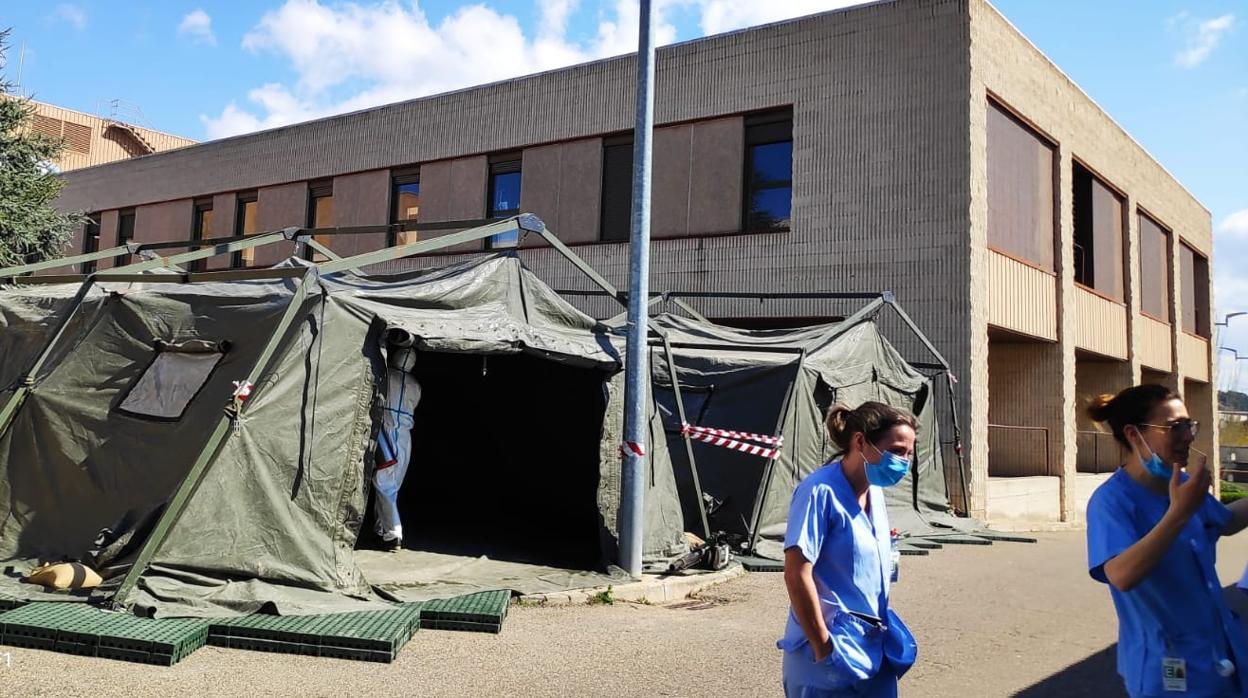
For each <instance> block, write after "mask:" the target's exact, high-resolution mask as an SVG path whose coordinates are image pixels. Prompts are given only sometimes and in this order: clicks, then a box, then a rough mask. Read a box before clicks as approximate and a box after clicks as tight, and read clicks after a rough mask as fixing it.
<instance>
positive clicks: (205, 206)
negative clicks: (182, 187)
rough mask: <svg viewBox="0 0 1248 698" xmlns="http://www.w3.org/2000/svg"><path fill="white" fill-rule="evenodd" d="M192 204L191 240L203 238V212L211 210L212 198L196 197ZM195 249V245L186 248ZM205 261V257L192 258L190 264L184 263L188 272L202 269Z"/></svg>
mask: <svg viewBox="0 0 1248 698" xmlns="http://www.w3.org/2000/svg"><path fill="white" fill-rule="evenodd" d="M193 206H194V209H193V213H192V214H191V237H190V239H191V241H192V242H194V241H198V240H203V239H204V214H205V213H209V212H211V211H212V199H208V198H205V199H196V200H195V203H194V204H193ZM209 237H211V236H209ZM196 249H199V248H197V247H188V248H187V250H189V251H194V250H196ZM207 261H208V260H206V259H196V260H193V261H192V262H191V263H190V264H188V265H186V270H187V271H189V272H201V271H204V269H205V267H206V264H207Z"/></svg>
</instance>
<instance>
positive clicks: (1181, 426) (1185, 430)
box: [1140, 419, 1200, 437]
mask: <svg viewBox="0 0 1248 698" xmlns="http://www.w3.org/2000/svg"><path fill="white" fill-rule="evenodd" d="M1140 426H1142V427H1152V428H1154V429H1165V430H1167V431H1169V432H1170V435H1171V436H1192V437H1195V436H1196V435H1197V434H1199V433H1200V422H1198V421H1196V420H1195V419H1176V420H1175V421H1173V422H1170V423H1169V424H1147V423H1145V424H1141V425H1140Z"/></svg>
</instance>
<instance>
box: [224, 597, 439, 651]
mask: <svg viewBox="0 0 1248 698" xmlns="http://www.w3.org/2000/svg"><path fill="white" fill-rule="evenodd" d="M420 607H421V604H403V605H400V606H395V607H394V608H391V609H387V610H384V611H356V612H352V613H333V614H325V615H312V616H275V615H268V614H254V615H250V616H244V617H241V618H230V619H225V620H219V621H214V622H213V624H212V627H211V629H210V630H209V642H210V643H211V644H213V645H218V646H221V647H233V648H238V649H249V650H259V651H263V652H281V653H284V654H305V655H310V656H314V657H336V658H339V659H356V660H361V661H371V662H392V661H394V658H395V657H396V656H397V655H398V653H399V650H401V649H403V646H404V645H406V644H407V643H408V641H409V640H411V639H412V635H413V634H414V633H415V632H416V631H417V629H419V628H420V625H421V621H420Z"/></svg>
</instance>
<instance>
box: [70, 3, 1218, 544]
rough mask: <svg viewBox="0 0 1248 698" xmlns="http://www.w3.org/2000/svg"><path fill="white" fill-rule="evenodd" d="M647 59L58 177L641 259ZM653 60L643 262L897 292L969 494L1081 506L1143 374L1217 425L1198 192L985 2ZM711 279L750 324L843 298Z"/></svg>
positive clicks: (820, 287)
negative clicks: (635, 148) (489, 223)
mask: <svg viewBox="0 0 1248 698" xmlns="http://www.w3.org/2000/svg"><path fill="white" fill-rule="evenodd" d="M634 60H635V59H634V57H631V56H625V57H620V58H612V59H607V60H601V61H596V62H593V63H588V64H584V65H578V66H574V67H570V68H566V69H561V70H556V71H551V72H547V73H542V74H538V75H533V76H528V77H523V78H518V79H515V80H509V81H506V82H501V83H495V84H490V85H484V86H480V87H475V88H471V89H466V90H461V91H457V92H453V93H449V94H444V95H438V96H433V97H427V98H422V99H416V100H412V101H407V102H402V103H397V104H391V105H387V106H383V107H378V108H375V109H369V110H365V111H361V112H356V113H352V114H346V115H342V116H335V117H331V118H326V119H321V120H318V121H312V122H308V123H304V124H298V125H295V126H289V127H284V128H279V129H274V130H270V131H264V132H260V133H254V134H248V135H244V136H238V137H234V138H227V139H223V140H219V141H213V142H208V143H203V144H200V145H196V146H193V147H190V148H184V149H181V150H177V151H173V152H169V153H162V154H155V155H148V156H144V157H140V158H135V159H132V160H127V161H123V162H118V163H114V164H110V165H104V166H99V167H93V168H87V169H83V170H77V171H74V172H70V173H67V174H66V175H65V180H66V187H65V191H64V193H63V195H62V199H61V202H60V205H61V206H63V207H64V208H66V209H74V210H83V211H87V212H90V213H92V214H93V215H94V216H95V220H97V221H98V225H96V226H93V227H91V228H90V230H89V231H88V232H89V235H88V236H87V238H86V239H81V240H79V241H77V242H76V243H75V244H77V245H79V247H78V249H80V250H81V249H85V248H87V247H90V246H91V245H97V244H98V245H100V246H101V247H107V246H110V245H113V244H116V243H117V242H118V241H121V240H125V239H136V240H152V241H155V240H175V239H194V238H201V237H202V238H207V237H224V236H230V235H234V234H239V233H247V232H255V231H263V230H271V229H276V228H280V227H284V226H329V225H336V226H354V225H369V224H386V223H394V222H399V221H403V220H406V219H410V218H413V217H415V218H418V219H419V220H421V221H446V220H464V219H479V218H486V217H491V216H504V215H509V214H510V213H513V212H515V211H529V212H533V213H536V214H538V215H539V216H541V217H542V218H543V219H544V220H545V221H546V222H547V224H548V226H549V227H550V228H551V229H552V230H554V231H555V232H556V233H557V234H558V235H559V236H560V237H561V238H562V239H563V240H564V241H566V242H567V243H569V244H570V245H573V246H575V247H576V249H577V251H578V253H580V254H581V255H582V256H584V257H585V258H586V259H587V260H588V261H589V262H590V263H591V264H593V265H594V266H595V267H597V268H598V269H599V270H600V271H602V272H603V273H604V274H605V275H606V276H607V277H608V278H610V279H611V280H613V281H615V282H617V283H623V282H624V280H625V279H626V278H627V245H626V242H625V239H626V237H627V227H628V198H629V186H630V184H629V176H628V172H629V168H630V167H631V142H632V141H631V134H630V129H631V126H632V115H633V95H634V87H633V81H634V75H635V70H634V66H635V62H634ZM657 73H658V81H657V94H656V123H657V124H658V128H657V130H656V133H655V160H654V167H655V170H654V202H653V222H652V227H653V233H654V237H655V242H654V245H653V251H652V264H653V276H652V282H651V285H652V288H654V289H656V290H657V289H664V288H669V289H679V290H685V291H755V292H757V291H786V292H796V291H809V292H815V291H876V290H881V289H885V288H888V289H892V290H894V291H895V292H896V293H897V296H898V298H899V300H900V301H901V303H902V304H903V305H904V306H905V307H906V308H907V309H908V310H909V311H910V313H911V314H912V315H913V316H914V317H915V319H916V320H917V321H918V323H919V324H920V325H921V326H922V327H923V329H924V330H925V331H926V332H927V333H928V334H929V335H930V336H931V337H932V339H933V340H934V341H935V342H936V344H937V346H938V347H939V349H940V350H941V351H942V352H943V353H944V355H945V356H946V357H947V358H948V359H949V360H950V362H951V363H952V364H953V367H954V371H955V372H956V374H957V376H958V377H959V379H960V382H959V384H958V391H959V394H958V397H959V400H960V407H959V416H960V422H961V424H962V428H963V432H964V436H965V440H966V443H967V455H968V458H969V465H968V469H969V472H970V487H969V489H970V499H971V501H970V509H971V510H972V512H974V513H976V514H978V515H981V516H983V515H986V516H988V517H989V518H990V519H992V520H998V521H1000V520H1006V519H1010V518H1015V517H1025V518H1029V519H1041V520H1067V521H1078V520H1079V519H1081V518H1082V516H1083V506H1084V503H1085V502H1086V498H1087V496H1088V494H1089V493H1090V491H1091V488H1092V487H1094V486H1095V485H1096V484H1097V483H1099V482H1100V480H1101V479H1103V477H1104V475H1102V474H1097V473H1098V471H1101V472H1103V471H1105V470H1106V469H1107V468H1110V467H1112V465H1113V464H1116V463H1117V462H1118V460H1119V454H1118V453H1117V450H1116V447H1115V446H1113V445H1112V442H1111V440H1109V439H1107V438H1105V437H1104V436H1103V435H1096V434H1095V433H1093V428H1092V426H1091V425H1089V424H1087V423H1085V420H1084V419H1083V417H1082V416H1080V410H1079V409H1078V408H1079V407H1080V406H1081V404H1082V402H1083V401H1084V400H1085V399H1086V398H1087V397H1090V396H1091V395H1094V394H1096V393H1100V392H1106V391H1113V390H1116V389H1118V388H1120V387H1124V386H1126V385H1128V384H1130V383H1132V382H1135V381H1139V380H1155V381H1160V382H1163V383H1166V384H1168V385H1170V386H1173V387H1174V388H1176V389H1177V390H1180V391H1183V392H1184V393H1185V395H1186V396H1187V399H1188V403H1189V407H1190V409H1191V410H1192V411H1193V413H1194V416H1195V417H1196V418H1198V419H1200V420H1201V421H1202V422H1203V423H1205V424H1207V425H1210V427H1211V428H1209V429H1207V430H1206V432H1205V433H1203V434H1202V435H1201V437H1200V439H1199V444H1198V445H1199V447H1200V448H1202V450H1206V451H1209V450H1211V448H1212V444H1213V443H1215V441H1214V439H1215V434H1214V433H1213V432H1214V431H1215V430H1216V427H1215V426H1213V421H1214V420H1213V419H1212V417H1213V414H1214V400H1215V397H1216V396H1215V391H1213V390H1212V389H1211V387H1210V380H1211V377H1212V376H1211V374H1212V370H1213V369H1212V365H1211V359H1210V351H1209V336H1210V317H1211V300H1210V296H1211V293H1210V273H1209V263H1210V262H1209V260H1210V254H1211V252H1212V240H1211V223H1210V216H1209V212H1208V211H1207V210H1206V209H1205V208H1204V207H1202V206H1201V204H1200V203H1199V202H1198V201H1197V200H1196V199H1195V198H1194V197H1193V196H1192V195H1191V193H1189V192H1188V191H1187V190H1186V189H1184V188H1183V186H1182V185H1180V184H1179V183H1178V182H1177V181H1176V180H1175V179H1174V178H1173V177H1172V176H1171V175H1170V174H1169V173H1167V172H1166V170H1165V169H1164V168H1163V167H1162V165H1161V164H1159V163H1158V162H1157V161H1156V160H1155V159H1154V158H1152V157H1151V156H1150V155H1149V154H1148V153H1147V152H1146V151H1145V150H1144V149H1143V148H1142V147H1141V146H1140V145H1139V144H1138V143H1137V142H1135V141H1134V140H1133V139H1132V138H1131V136H1130V135H1129V134H1127V133H1126V132H1125V131H1124V130H1123V129H1122V128H1121V127H1120V126H1118V125H1117V124H1116V123H1115V122H1114V121H1113V120H1112V119H1111V118H1110V116H1109V115H1107V114H1106V113H1105V112H1104V111H1103V110H1102V109H1101V108H1100V107H1098V106H1097V105H1096V103H1095V102H1093V101H1092V99H1091V98H1090V97H1089V96H1088V95H1087V94H1085V93H1084V92H1083V91H1082V90H1080V89H1079V87H1078V86H1077V85H1075V84H1074V83H1073V82H1071V80H1070V79H1069V78H1068V77H1067V76H1066V75H1064V74H1063V73H1062V72H1061V71H1060V70H1059V69H1058V68H1057V67H1056V66H1055V65H1054V64H1053V63H1052V62H1051V61H1049V60H1048V59H1047V58H1046V57H1045V56H1044V55H1043V54H1042V53H1041V52H1040V51H1039V50H1038V49H1037V48H1036V47H1035V46H1034V45H1032V44H1031V43H1029V42H1028V40H1027V39H1026V37H1024V36H1023V35H1022V34H1020V33H1019V32H1018V30H1017V29H1015V28H1014V27H1013V26H1012V25H1011V24H1010V23H1009V22H1008V21H1007V20H1006V18H1005V17H1003V16H1002V15H1001V14H1000V13H999V12H998V11H997V10H996V9H994V8H993V7H992V6H991V5H990V4H988V3H987V2H986V1H985V0H896V1H895V2H879V3H874V4H870V5H864V6H859V7H855V8H851V9H846V10H839V11H834V12H828V13H824V14H819V15H814V16H810V17H805V18H800V19H796V20H792V21H786V22H781V23H777V24H772V25H768V26H763V27H757V28H753V29H749V30H743V31H738V32H733V33H729V34H724V35H719V36H712V37H708V38H705V39H700V40H696V41H690V42H686V43H682V44H677V45H674V46H669V47H665V48H663V49H660V50H659V52H658V71H657ZM412 235H414V234H413V233H391V234H390V235H389V237H390V238H397V239H398V240H399V241H405V240H409V239H411V236H412ZM386 238H387V235H386V234H381V233H379V234H377V235H373V236H368V235H366V236H350V237H345V236H344V237H337V238H332V239H331V244H332V245H333V246H335V247H336V251H337V252H339V253H343V254H350V253H358V252H361V251H364V250H366V249H370V248H373V247H377V246H380V245H382V244H384V243H386V242H388V240H387V239H386ZM513 244H515V241H514V240H506V239H498V240H492V241H489V242H488V243H486V245H484V246H482V245H476V246H469V248H468V249H455V250H451V251H448V252H447V253H445V254H440V255H437V256H433V257H427V258H420V259H414V260H403V261H401V262H396V263H391V264H392V266H402V265H408V266H411V265H417V266H426V265H431V264H442V263H446V262H449V261H453V260H455V259H457V258H459V256H460V255H466V254H473V253H479V252H480V251H481V249H482V247H506V246H509V245H513ZM292 252H293V249H292V248H291V247H290V246H289V245H287V246H283V245H271V246H267V247H263V248H260V249H259V250H258V251H256V252H255V254H254V255H248V256H247V257H243V256H241V255H238V256H236V257H235V258H233V259H227V258H218V259H214V260H211V261H210V263H209V265H208V266H209V268H224V267H228V266H231V265H248V264H253V265H262V264H270V263H273V262H276V261H278V260H279V259H281V258H283V257H284V256H286V255H288V254H291V253H292ZM520 254H521V255H522V257H523V259H524V260H525V262H526V263H527V264H528V265H530V266H531V267H532V268H534V269H535V270H536V271H537V272H538V273H539V274H541V275H542V276H543V277H544V278H546V279H547V280H549V281H550V283H552V285H554V286H556V287H560V288H573V287H577V286H580V287H583V282H582V280H581V279H580V277H579V275H578V272H576V271H575V270H573V269H571V268H570V267H569V266H568V265H566V263H564V262H563V261H562V260H561V259H560V258H559V257H558V256H557V255H555V254H553V251H552V250H550V249H548V248H543V247H541V246H537V245H534V246H529V245H528V244H527V243H526V245H524V249H522V250H521V252H520ZM102 266H107V265H102ZM582 302H583V303H585V304H586V305H587V308H588V309H589V310H591V311H593V312H598V313H600V314H601V313H603V312H609V313H610V314H614V309H610V308H607V307H605V306H601V305H600V306H595V305H594V302H593V301H592V300H584V299H583V300H582ZM699 307H700V309H701V310H702V311H703V312H704V313H705V314H707V315H709V316H712V317H717V318H734V319H735V320H734V321H736V322H738V323H741V324H749V323H753V324H754V325H755V326H759V327H762V326H774V325H777V324H783V323H785V322H790V323H796V322H800V321H805V320H810V319H817V318H827V317H834V316H836V315H837V314H838V310H837V309H836V308H831V307H828V306H827V305H819V304H818V303H813V302H810V301H769V302H767V303H765V304H764V303H759V302H757V301H748V302H747V301H728V300H716V301H710V302H706V303H704V304H701V305H700V306H699ZM903 348H905V349H906V350H907V351H911V350H913V351H914V352H915V353H916V354H917V352H918V350H917V349H916V348H913V347H903Z"/></svg>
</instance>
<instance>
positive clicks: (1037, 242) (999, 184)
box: [988, 101, 1056, 272]
mask: <svg viewBox="0 0 1248 698" xmlns="http://www.w3.org/2000/svg"><path fill="white" fill-rule="evenodd" d="M1054 153H1055V148H1054V147H1053V144H1052V143H1050V142H1049V141H1048V140H1046V139H1045V138H1044V137H1043V136H1041V135H1040V134H1038V133H1036V131H1034V130H1033V129H1031V128H1030V127H1028V126H1027V125H1026V124H1024V123H1023V122H1022V121H1020V120H1019V119H1017V118H1015V117H1014V116H1013V115H1012V114H1010V113H1009V112H1007V111H1006V110H1005V109H1004V108H1002V107H1000V106H998V105H997V104H995V103H993V102H991V101H990V102H989V103H988V245H989V247H991V248H992V249H994V250H996V251H998V252H1001V253H1003V254H1006V255H1009V256H1010V257H1013V258H1015V259H1018V260H1020V261H1022V262H1025V263H1027V264H1030V265H1032V266H1035V267H1039V268H1040V269H1043V270H1045V271H1048V272H1052V271H1053V270H1054V266H1053V258H1054V253H1053V250H1054V241H1055V236H1054V233H1055V230H1056V225H1055V213H1054V211H1055V206H1054V202H1055V200H1056V199H1055V197H1054V195H1053V194H1054V191H1053V160H1054Z"/></svg>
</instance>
